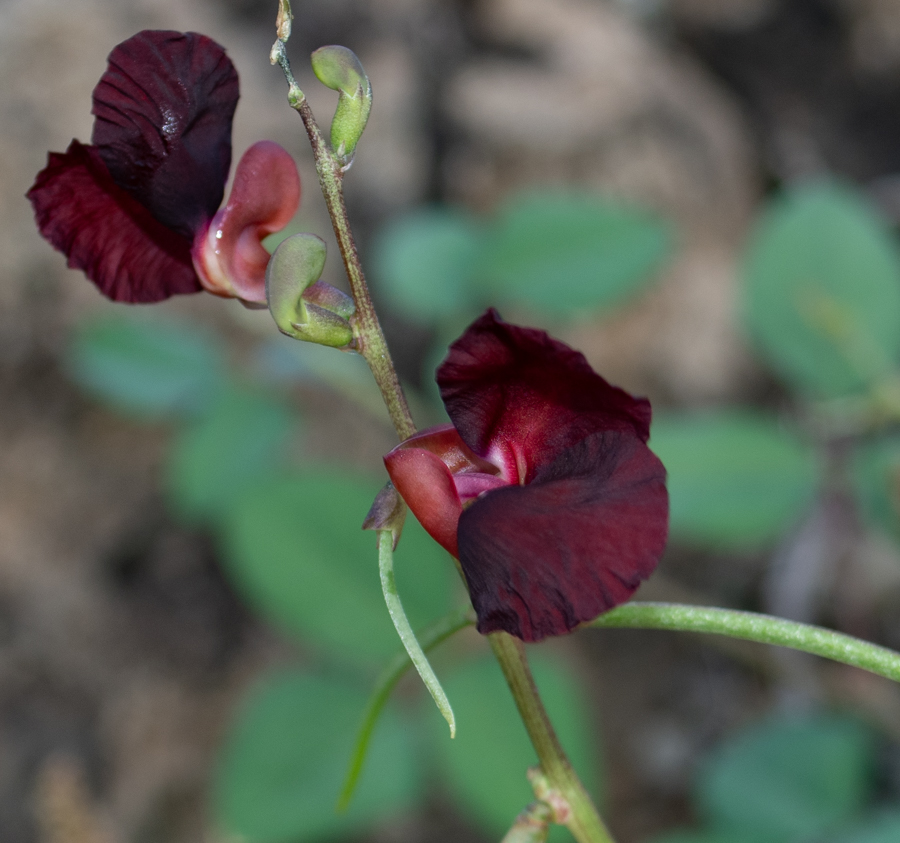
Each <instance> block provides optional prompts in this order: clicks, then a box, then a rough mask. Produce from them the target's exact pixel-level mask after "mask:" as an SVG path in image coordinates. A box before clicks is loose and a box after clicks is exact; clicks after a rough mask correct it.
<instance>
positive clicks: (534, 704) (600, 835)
mask: <svg viewBox="0 0 900 843" xmlns="http://www.w3.org/2000/svg"><path fill="white" fill-rule="evenodd" d="M488 640H489V641H490V643H491V647H492V648H493V650H494V655H495V656H496V657H497V661H498V662H499V663H500V668H501V670H502V671H503V675H504V676H505V677H506V682H507V684H508V685H509V689H510V691H512V695H513V699H515V701H516V707H517V708H518V709H519V715H520V716H521V718H522V722H523V723H524V724H525V729H526V730H527V732H528V737H529V738H531V743H532V745H533V746H534V749H535V751H536V752H537V756H538V761H539V762H540V765H541V771H542V772H543V774H544V776H545V777H546V779H547V783H548V785H549V786H550V787H551V788H552V789H553V790H555V791H556V792H557V793H558V794H559V795H560V797H561V798H562V800H563V801H564V803H565V805H566V807H567V808H568V816H566V817H558V818H557V819H558V820H560V821H563V822H564V823H565V825H566V826H567V827H568V829H569V831H571V832H572V835H573V836H574V837H575V839H576V840H577V841H578V843H613V839H612V837H611V836H610V834H609V832H608V831H607V829H606V826H605V825H604V824H603V820H601V819H600V815H599V814H598V813H597V809H596V808H595V807H594V803H593V802H592V801H591V798H590V796H588V794H587V791H586V790H585V789H584V785H583V784H582V783H581V780H580V779H579V778H578V775H577V774H576V773H575V770H573V769H572V765H571V764H570V763H569V759H568V758H567V757H566V754H565V752H563V748H562V747H561V746H560V743H559V739H558V738H557V737H556V732H555V731H554V729H553V724H552V723H551V722H550V718H549V717H548V716H547V711H546V710H545V708H544V704H543V703H542V702H541V698H540V695H539V694H538V690H537V686H536V685H535V684H534V677H532V675H531V669H530V668H529V667H528V659H527V658H526V656H525V646H524V644H522V642H521V641H519V639H518V638H513V636H511V635H509V634H508V633H506V632H492V633H491V634H490V635H488Z"/></svg>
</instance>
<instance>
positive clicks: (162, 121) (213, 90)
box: [92, 30, 238, 238]
mask: <svg viewBox="0 0 900 843" xmlns="http://www.w3.org/2000/svg"><path fill="white" fill-rule="evenodd" d="M108 61H109V65H108V67H107V69H106V73H104V74H103V76H102V77H101V79H100V82H99V83H98V84H97V87H96V88H94V107H93V113H94V114H95V115H96V118H97V119H96V121H95V123H94V133H93V136H92V140H93V143H94V145H95V146H96V147H97V149H98V150H99V152H100V156H101V157H102V159H103V161H104V163H105V164H106V166H107V168H108V169H109V172H110V173H111V175H112V177H113V180H114V181H115V183H116V184H117V185H118V186H119V187H121V188H123V189H125V190H127V191H128V192H129V193H130V194H131V195H132V196H133V197H134V198H135V199H137V201H138V202H140V203H141V204H142V205H143V206H144V207H146V208H148V209H149V210H150V212H151V213H152V214H153V216H154V217H156V219H157V220H159V222H161V223H162V224H163V225H166V226H168V227H169V228H171V229H173V230H174V231H177V232H178V233H180V234H182V235H184V236H185V237H188V238H191V237H192V236H193V234H194V233H196V232H197V231H198V230H199V229H200V228H201V227H202V226H204V225H205V224H206V223H207V222H209V220H210V219H212V217H213V214H215V212H216V211H217V210H218V208H219V205H220V203H221V202H222V193H223V191H224V188H225V182H226V180H227V178H228V168H229V167H230V165H231V121H232V118H233V117H234V110H235V107H236V106H237V101H238V77H237V72H236V71H235V69H234V66H233V65H232V63H231V60H230V59H229V58H228V56H226V55H225V51H224V50H223V49H222V48H221V47H220V46H219V45H218V44H216V42H215V41H213V40H211V39H210V38H207V37H206V36H205V35H198V34H197V33H196V32H187V33H181V32H169V31H159V32H156V31H150V30H145V31H144V32H139V33H138V34H137V35H135V36H133V37H132V38H129V39H128V40H127V41H124V42H123V43H121V44H119V46H118V47H116V48H115V49H114V50H113V51H112V52H111V53H110V54H109V59H108Z"/></svg>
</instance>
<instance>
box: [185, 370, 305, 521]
mask: <svg viewBox="0 0 900 843" xmlns="http://www.w3.org/2000/svg"><path fill="white" fill-rule="evenodd" d="M295 421H296V419H295V418H294V416H293V415H292V413H291V412H290V410H289V409H288V408H287V407H285V406H284V405H283V404H281V403H280V402H278V401H275V400H274V399H273V398H269V397H266V396H263V395H261V394H259V393H256V392H251V391H249V390H246V389H241V388H238V387H232V388H230V389H226V390H225V391H224V392H223V393H222V394H221V395H220V396H219V398H218V400H217V401H216V402H215V403H214V404H213V406H212V407H211V408H210V410H209V412H208V413H205V414H204V415H202V416H201V417H200V418H198V419H196V420H195V421H194V422H193V423H191V424H190V425H188V426H187V427H185V428H184V429H183V430H181V431H180V432H179V434H178V437H177V439H176V440H175V443H174V447H173V448H172V450H171V451H170V452H169V460H168V487H169V497H170V500H171V502H172V506H173V507H174V509H175V511H176V512H177V513H178V514H179V515H181V516H182V517H183V518H185V519H188V520H202V519H208V520H211V521H216V520H219V519H222V518H227V517H228V516H229V515H230V505H231V503H232V502H233V500H234V499H235V498H236V497H237V496H239V495H240V494H241V493H242V492H243V491H244V490H245V489H246V487H247V486H249V485H250V484H252V483H253V482H254V481H257V480H259V479H260V478H263V477H265V476H266V475H267V474H273V473H275V472H276V471H277V470H283V468H284V465H285V463H286V462H287V456H286V454H285V447H286V441H287V438H288V434H289V433H290V432H291V428H292V427H293V425H294V423H295Z"/></svg>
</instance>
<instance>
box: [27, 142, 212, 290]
mask: <svg viewBox="0 0 900 843" xmlns="http://www.w3.org/2000/svg"><path fill="white" fill-rule="evenodd" d="M27 195H28V198H29V199H30V200H31V204H32V206H33V207H34V212H35V218H36V219H37V224H38V228H39V229H40V232H41V234H42V235H43V236H44V237H46V238H47V239H48V240H49V241H50V242H51V243H52V244H53V245H54V246H55V247H56V248H57V249H59V250H60V251H61V252H63V253H64V254H65V255H66V256H67V258H68V265H69V266H70V267H71V268H72V269H80V270H82V271H83V272H84V273H85V275H87V277H88V278H90V279H91V281H93V282H94V283H95V284H96V285H97V287H99V288H100V290H101V291H102V292H103V293H104V294H105V295H107V296H108V297H109V298H111V299H113V300H114V301H121V302H157V301H162V300H163V299H166V298H168V297H169V296H172V295H176V294H179V293H196V292H199V291H200V290H201V289H202V288H201V287H200V282H199V280H198V279H197V274H196V273H195V272H194V267H193V263H192V261H191V243H190V241H189V240H187V239H186V238H184V237H181V236H180V235H179V234H176V233H175V232H174V231H172V230H171V229H169V228H166V226H164V225H163V224H162V223H160V222H159V221H158V220H156V219H155V218H154V217H153V216H152V215H151V213H150V212H149V211H148V210H147V209H146V208H145V207H144V206H143V205H141V204H140V203H139V202H137V201H136V200H135V199H134V198H133V197H132V196H131V195H130V194H128V193H126V192H125V191H124V190H122V189H121V188H120V187H118V186H117V185H116V184H115V182H114V181H113V179H112V176H111V175H110V174H109V171H108V170H107V168H106V165H105V164H104V163H103V160H102V158H101V157H100V154H99V152H98V151H97V150H96V149H95V148H94V147H90V146H85V145H83V144H81V143H79V142H78V141H74V140H73V141H72V143H71V144H70V145H69V148H68V150H66V152H65V153H58V152H51V153H50V155H49V158H48V163H47V166H46V167H45V168H44V169H43V170H42V171H41V172H40V173H38V175H37V178H36V179H35V182H34V185H33V187H32V188H31V190H29V191H28V194H27Z"/></svg>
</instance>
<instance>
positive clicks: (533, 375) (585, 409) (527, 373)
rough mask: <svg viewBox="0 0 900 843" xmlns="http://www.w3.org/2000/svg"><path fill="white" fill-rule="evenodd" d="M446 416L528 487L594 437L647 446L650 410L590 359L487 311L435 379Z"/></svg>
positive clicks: (514, 479) (453, 349)
mask: <svg viewBox="0 0 900 843" xmlns="http://www.w3.org/2000/svg"><path fill="white" fill-rule="evenodd" d="M437 382H438V386H439V387H440V389H441V396H442V397H443V399H444V404H445V405H446V407H447V413H448V414H449V415H450V419H451V420H452V421H453V423H454V425H455V426H456V428H457V430H459V433H460V435H461V436H462V438H463V440H464V441H465V443H466V444H467V445H468V446H469V447H470V448H471V449H472V450H473V451H474V452H475V453H476V454H478V455H479V456H481V457H484V458H485V459H489V460H490V461H491V462H493V463H496V464H497V465H500V466H502V468H503V473H504V476H505V477H506V479H507V480H508V481H509V482H512V483H517V482H518V483H528V482H530V481H531V479H532V478H533V477H534V476H535V472H536V471H537V469H538V468H539V466H540V465H541V464H543V463H546V462H549V461H552V460H553V459H554V458H555V457H556V456H557V455H558V454H559V453H561V452H562V451H563V450H565V449H566V448H568V447H571V446H572V445H574V444H575V443H577V442H579V441H581V440H582V439H584V438H585V437H586V436H589V435H590V434H592V433H597V432H599V431H602V430H627V431H631V432H632V433H636V434H637V436H638V437H640V439H641V440H642V441H644V442H646V441H647V439H648V437H649V435H650V404H649V402H648V401H647V400H646V399H643V398H633V397H632V396H630V395H629V394H628V393H627V392H625V391H624V390H622V389H619V388H618V387H615V386H611V385H610V384H608V383H607V382H606V381H605V380H604V379H603V378H601V377H600V375H598V374H597V373H596V372H594V370H593V369H591V367H590V366H589V365H588V362H587V361H586V360H585V359H584V356H583V355H582V354H580V353H579V352H577V351H574V350H573V349H571V348H569V346H567V345H565V343H561V342H559V341H558V340H555V339H553V338H552V337H550V336H548V335H547V334H546V333H545V332H544V331H539V330H536V329H534V328H521V327H519V326H518V325H510V324H508V323H506V322H504V321H503V320H502V319H500V317H499V316H498V315H497V312H496V311H495V310H489V311H487V313H485V314H484V315H483V316H481V317H480V318H479V319H477V320H476V321H475V322H473V323H472V325H470V326H469V328H468V329H467V330H466V332H465V333H464V334H463V335H462V336H461V337H460V338H459V339H458V340H457V341H456V342H455V343H453V345H451V346H450V351H449V353H448V355H447V358H446V360H444V362H443V363H442V364H441V365H440V367H439V368H438V371H437Z"/></svg>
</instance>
